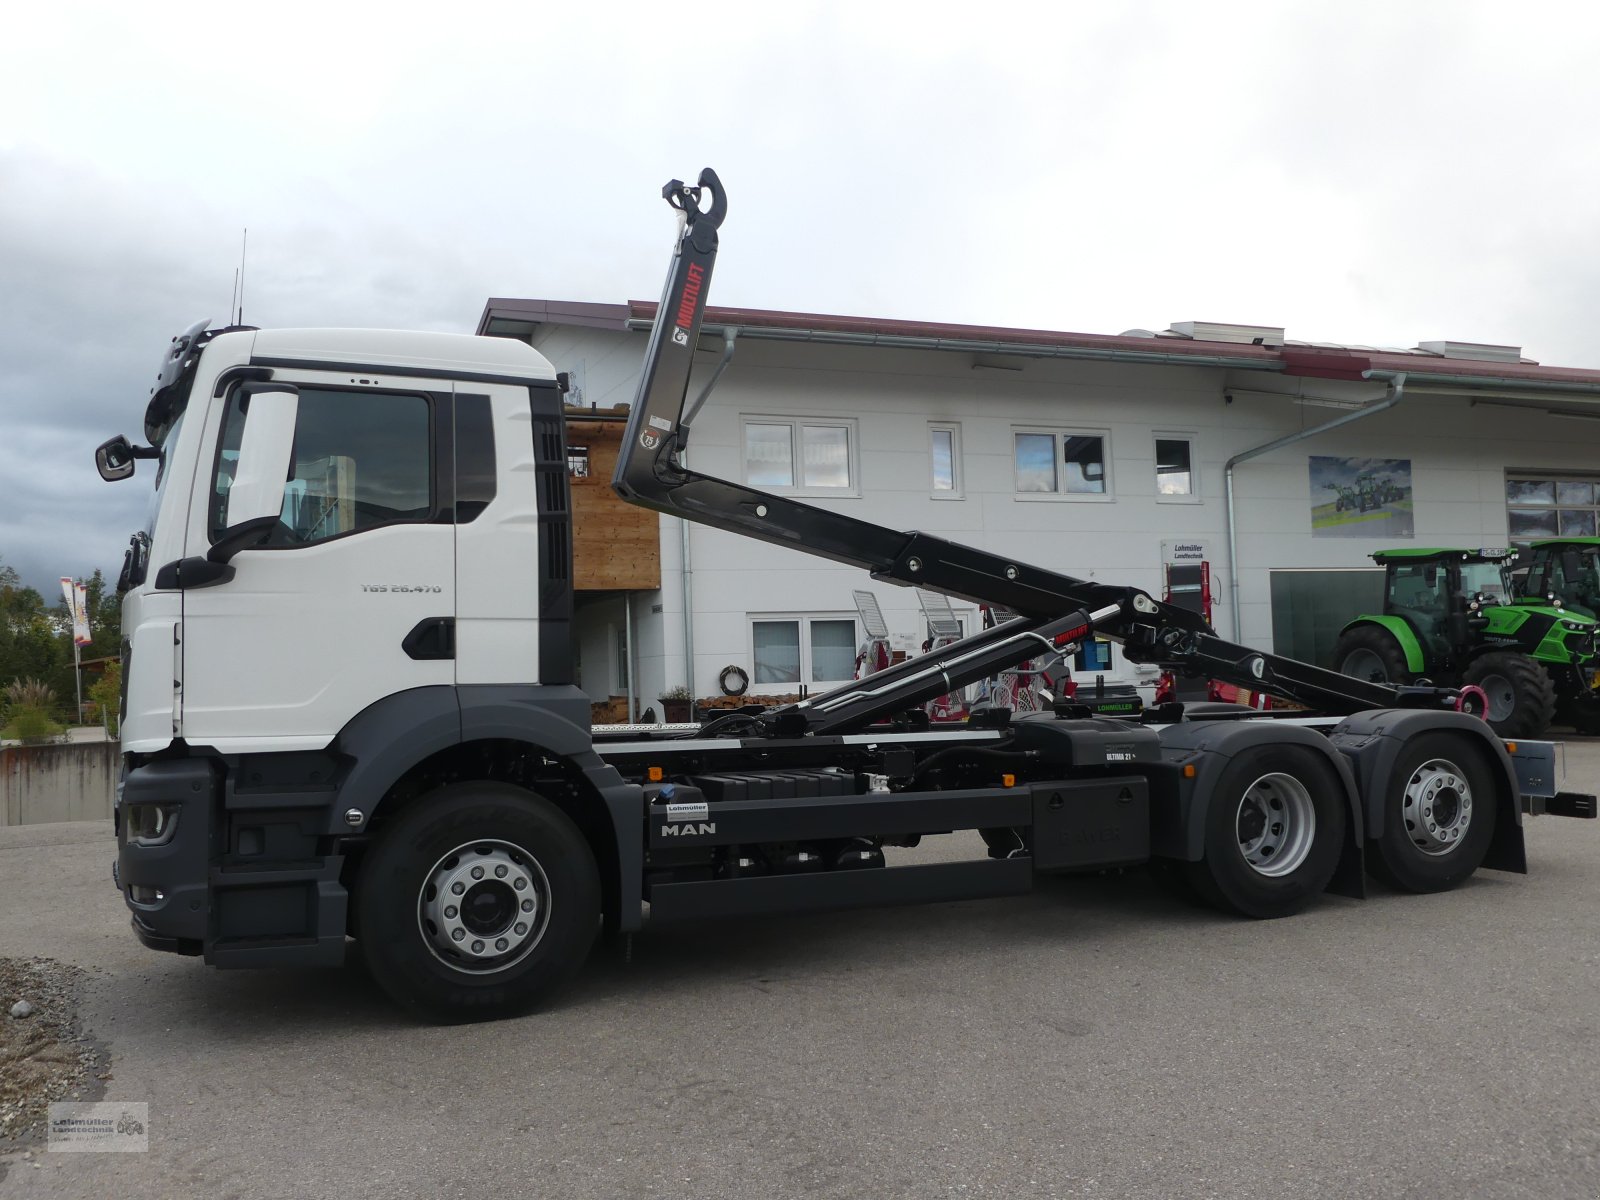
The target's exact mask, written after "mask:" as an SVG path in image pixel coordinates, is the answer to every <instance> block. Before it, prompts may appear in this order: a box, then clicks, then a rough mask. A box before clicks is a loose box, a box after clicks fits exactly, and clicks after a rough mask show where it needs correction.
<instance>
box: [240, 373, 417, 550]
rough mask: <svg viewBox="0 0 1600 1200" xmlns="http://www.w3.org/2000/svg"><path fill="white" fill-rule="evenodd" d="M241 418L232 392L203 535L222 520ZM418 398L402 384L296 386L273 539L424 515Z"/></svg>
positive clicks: (299, 540)
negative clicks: (381, 388) (388, 388)
mask: <svg viewBox="0 0 1600 1200" xmlns="http://www.w3.org/2000/svg"><path fill="white" fill-rule="evenodd" d="M249 419H250V414H249V411H248V409H247V408H245V407H243V401H242V399H241V397H240V396H239V395H238V393H237V392H235V394H234V395H233V396H232V397H230V398H229V400H228V408H227V411H226V413H225V414H224V415H223V422H222V436H221V439H220V442H221V444H220V446H219V448H218V456H217V467H216V476H215V480H214V483H213V486H212V499H211V519H210V529H211V538H212V540H213V541H214V540H216V538H217V537H218V536H219V535H220V534H221V532H222V530H223V529H224V528H226V527H227V509H228V491H229V489H230V487H231V486H232V483H233V469H234V466H235V464H236V463H237V461H238V457H239V444H240V440H241V439H242V438H243V436H244V427H245V425H246V423H247V422H248V421H249ZM430 425H431V413H430V406H429V402H428V399H427V398H426V397H424V396H419V395H416V394H408V393H404V392H371V391H360V392H342V391H333V390H325V389H319V388H309V387H302V388H300V405H299V416H298V419H297V421H296V424H295V435H294V454H293V456H292V458H291V465H290V469H289V480H288V483H287V486H286V487H285V489H284V497H283V512H282V514H281V516H280V524H279V526H278V528H277V530H276V531H275V533H274V534H273V536H272V538H271V539H270V540H269V543H268V544H269V545H273V546H304V545H310V544H312V543H314V542H321V541H326V540H327V539H329V538H334V537H340V536H342V535H344V534H349V533H357V532H360V531H361V530H364V529H374V528H377V527H378V526H381V525H393V524H397V523H400V522H407V521H426V520H428V519H429V518H430V516H431V515H432V513H433V508H434V497H433V494H432V480H433V469H432V437H431V431H430Z"/></svg>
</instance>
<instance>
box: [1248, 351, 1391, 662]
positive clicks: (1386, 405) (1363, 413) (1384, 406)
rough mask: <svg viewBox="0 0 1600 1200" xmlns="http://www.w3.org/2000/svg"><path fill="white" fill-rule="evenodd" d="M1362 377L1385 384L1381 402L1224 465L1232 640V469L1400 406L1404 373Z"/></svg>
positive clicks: (1268, 444) (1292, 435) (1384, 373)
mask: <svg viewBox="0 0 1600 1200" xmlns="http://www.w3.org/2000/svg"><path fill="white" fill-rule="evenodd" d="M1363 374H1364V377H1365V378H1367V379H1382V380H1387V381H1388V384H1389V390H1388V391H1387V392H1386V393H1385V394H1384V396H1383V398H1382V399H1380V400H1374V401H1373V402H1372V403H1371V404H1368V405H1366V406H1365V407H1363V408H1358V409H1355V410H1354V411H1353V412H1347V413H1344V414H1343V415H1341V416H1337V417H1334V418H1333V419H1332V420H1331V421H1324V422H1323V423H1322V424H1321V425H1313V426H1312V427H1311V428H1310V429H1302V430H1301V431H1300V432H1299V433H1291V434H1289V435H1288V436H1286V437H1281V438H1276V439H1274V440H1273V441H1270V442H1267V443H1266V444H1265V445H1261V446H1256V447H1254V448H1253V449H1250V450H1244V451H1241V452H1240V453H1238V454H1235V455H1234V456H1233V457H1232V458H1230V459H1229V460H1228V461H1227V462H1226V463H1225V464H1224V465H1223V468H1222V477H1223V480H1224V483H1225V485H1226V486H1225V488H1224V490H1223V500H1222V506H1223V511H1224V512H1225V513H1226V514H1227V522H1228V596H1229V601H1230V604H1229V608H1230V610H1231V611H1232V613H1233V637H1234V640H1235V641H1241V640H1243V637H1244V633H1243V631H1242V630H1241V628H1240V622H1239V530H1238V527H1237V525H1236V523H1235V520H1234V510H1233V469H1234V468H1235V467H1236V466H1238V465H1239V464H1240V463H1242V462H1249V461H1250V460H1251V459H1252V458H1260V457H1261V456H1262V455H1263V454H1270V453H1271V452H1272V451H1274V450H1281V449H1282V448H1283V447H1285V446H1292V445H1293V444H1294V443H1295V442H1303V441H1305V440H1306V439H1307V438H1311V437H1316V436H1317V435H1318V434H1321V433H1327V432H1328V431H1329V430H1331V429H1338V428H1339V427H1340V426H1341V425H1349V424H1350V423H1351V422H1353V421H1360V420H1362V419H1364V418H1366V417H1371V416H1375V415H1377V414H1378V413H1381V412H1384V411H1386V410H1388V409H1391V408H1393V407H1394V406H1395V405H1396V404H1399V403H1400V397H1401V396H1402V395H1404V394H1405V390H1406V373H1405V372H1404V371H1366V372H1364V373H1363Z"/></svg>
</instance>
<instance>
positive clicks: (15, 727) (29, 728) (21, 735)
mask: <svg viewBox="0 0 1600 1200" xmlns="http://www.w3.org/2000/svg"><path fill="white" fill-rule="evenodd" d="M47 690H48V689H47ZM10 715H11V719H10V722H9V723H8V724H7V725H6V727H5V728H4V729H0V737H7V738H12V739H14V740H16V741H19V742H21V743H22V744H23V745H24V746H41V745H44V744H45V743H47V742H55V741H59V740H60V739H61V737H62V735H63V734H65V733H66V732H67V728H66V726H65V725H61V724H58V723H57V722H56V721H55V719H54V718H52V717H51V716H50V710H49V709H48V708H46V707H44V706H43V705H39V704H17V703H15V702H13V703H12V704H11V708H10Z"/></svg>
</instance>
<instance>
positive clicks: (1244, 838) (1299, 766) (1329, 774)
mask: <svg viewBox="0 0 1600 1200" xmlns="http://www.w3.org/2000/svg"><path fill="white" fill-rule="evenodd" d="M1208 803H1209V807H1208V809H1207V811H1206V826H1205V857H1204V858H1203V859H1201V861H1200V862H1197V863H1189V864H1187V870H1188V875H1189V880H1190V882H1191V883H1192V884H1193V886H1194V888H1195V890H1196V891H1197V892H1199V893H1200V895H1201V896H1202V897H1204V898H1205V899H1206V900H1208V901H1210V902H1211V903H1212V904H1213V905H1215V906H1216V907H1218V908H1221V909H1224V910H1227V911H1231V912H1236V913H1239V914H1241V915H1243V916H1246V917H1264V918H1265V917H1285V916H1288V915H1290V914H1291V913H1295V912H1298V911H1299V910H1300V909H1302V908H1304V907H1305V906H1306V905H1307V904H1309V903H1310V902H1311V901H1312V900H1313V899H1315V897H1316V896H1317V894H1318V893H1319V892H1321V891H1322V890H1323V889H1324V888H1326V887H1327V886H1328V881H1329V880H1331V879H1332V878H1333V872H1334V870H1335V868H1337V867H1338V865H1339V854H1340V852H1341V850H1342V849H1343V846H1344V830H1345V795H1344V784H1343V782H1342V781H1341V780H1340V778H1339V773H1338V772H1337V771H1336V770H1335V769H1334V767H1333V765H1332V764H1331V763H1330V762H1329V761H1328V760H1327V758H1326V757H1325V756H1324V755H1322V754H1321V753H1319V752H1318V751H1316V750H1313V749H1312V748H1311V747H1309V746H1298V745H1293V744H1289V745H1271V746H1254V747H1251V748H1250V749H1247V750H1245V751H1244V752H1243V753H1241V754H1237V755H1235V756H1234V757H1233V759H1232V760H1231V761H1230V762H1229V763H1228V765H1227V766H1226V767H1225V768H1224V769H1223V771H1222V773H1221V775H1219V776H1218V779H1217V785H1216V787H1214V788H1213V789H1212V790H1211V794H1210V799H1209V802H1208Z"/></svg>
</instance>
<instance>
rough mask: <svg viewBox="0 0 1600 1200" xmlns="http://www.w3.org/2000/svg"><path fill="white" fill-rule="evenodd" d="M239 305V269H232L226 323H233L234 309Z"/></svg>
mask: <svg viewBox="0 0 1600 1200" xmlns="http://www.w3.org/2000/svg"><path fill="white" fill-rule="evenodd" d="M238 303H239V268H238V267H235V268H234V269H233V295H231V296H229V297H228V321H229V323H230V324H231V323H232V321H233V310H234V307H235V306H236V305H237V304H238Z"/></svg>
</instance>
